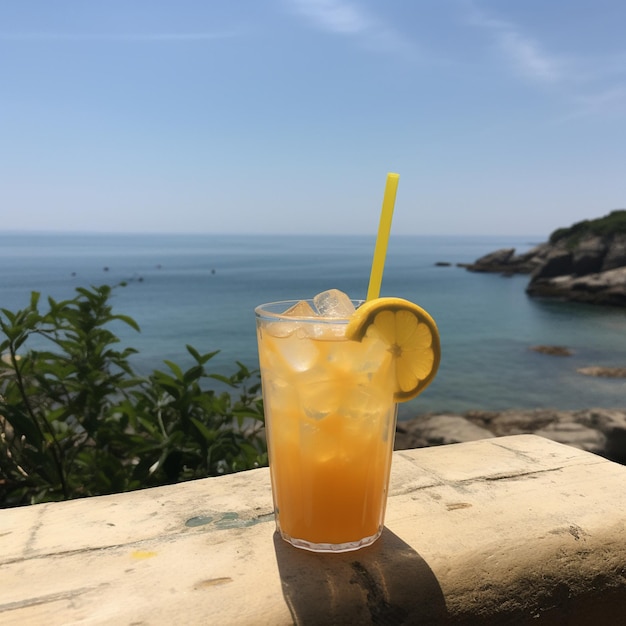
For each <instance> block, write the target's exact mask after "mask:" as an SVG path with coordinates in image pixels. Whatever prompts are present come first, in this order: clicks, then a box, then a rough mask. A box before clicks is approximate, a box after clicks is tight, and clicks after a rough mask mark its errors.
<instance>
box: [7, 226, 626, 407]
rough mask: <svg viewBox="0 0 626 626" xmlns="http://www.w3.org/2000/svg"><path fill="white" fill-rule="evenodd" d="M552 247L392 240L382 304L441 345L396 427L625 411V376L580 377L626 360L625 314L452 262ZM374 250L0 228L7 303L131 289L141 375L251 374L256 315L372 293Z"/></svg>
mask: <svg viewBox="0 0 626 626" xmlns="http://www.w3.org/2000/svg"><path fill="white" fill-rule="evenodd" d="M546 240H547V238H540V237H539V236H535V235H515V236H510V235H470V236H464V235H392V237H391V239H390V244H389V251H388V256H387V262H386V266H385V274H384V279H383V286H382V290H381V295H393V296H400V297H404V298H406V299H408V300H412V301H414V302H417V303H418V304H420V305H421V306H423V307H424V308H425V309H426V310H428V311H429V312H430V313H431V314H432V315H433V317H434V318H435V320H436V321H437V323H438V325H439V328H440V332H441V337H442V362H441V367H440V371H439V374H438V376H437V378H436V379H435V381H434V382H433V383H432V384H431V386H430V387H429V388H428V389H427V390H426V391H424V393H423V394H422V395H420V396H418V398H417V399H416V400H414V401H412V402H410V403H407V404H406V405H403V406H401V407H400V417H401V419H403V418H406V417H410V416H412V415H416V414H421V413H427V412H433V411H437V412H464V411H467V410H479V409H484V410H502V409H507V408H557V409H563V410H570V409H584V408H591V407H594V406H604V407H607V408H609V407H619V406H620V405H622V406H623V404H624V402H623V398H624V397H626V396H625V395H624V392H625V391H626V383H625V382H624V381H623V380H615V379H613V380H610V379H599V378H590V377H586V376H583V375H581V374H579V373H577V371H576V370H577V369H579V368H581V367H587V366H591V365H600V366H622V367H623V366H624V364H626V340H625V339H624V338H625V337H626V312H625V311H624V310H623V309H617V308H611V307H594V306H591V305H581V304H576V303H567V302H559V301H551V300H536V299H531V298H529V297H528V296H527V295H526V294H525V286H526V283H527V282H528V277H527V276H513V277H509V278H504V277H502V276H500V275H497V274H475V273H471V272H467V271H466V270H465V269H463V268H462V267H458V266H457V264H464V263H470V262H473V261H475V260H476V259H477V258H479V257H480V256H483V255H484V254H487V253H490V252H493V251H494V250H496V249H499V248H503V247H514V248H516V250H517V251H518V253H519V252H523V251H525V250H528V249H530V248H532V247H534V246H535V245H537V244H539V243H543V242H544V241H546ZM374 241H375V237H374V236H371V235H340V234H334V235H314V234H303V235H289V234H280V235H269V234H262V235H255V234H230V235H227V234H215V233H212V234H203V233H193V234H188V235H185V234H181V233H174V234H161V233H141V234H138V233H123V234H121V233H112V234H103V233H95V232H92V233H78V232H63V233H54V232H53V233H51V232H45V233H42V232H40V233H37V234H34V233H31V232H22V233H21V234H19V235H17V234H15V233H14V234H6V233H3V232H0V299H1V302H0V306H2V307H3V308H7V309H9V310H16V309H18V308H22V307H24V306H26V305H27V303H28V299H29V294H30V292H31V291H40V292H41V294H42V308H44V306H45V298H46V297H47V296H49V295H50V296H52V297H54V298H56V299H59V298H68V297H73V295H75V289H76V288H77V287H88V286H89V285H98V284H110V285H119V284H120V283H126V287H119V288H116V289H114V292H113V296H112V304H113V306H114V312H115V313H121V314H125V315H130V316H131V317H133V318H134V319H135V320H136V321H137V323H138V324H139V325H140V327H141V329H142V330H141V333H135V332H134V331H132V330H131V329H128V328H125V327H123V326H120V327H119V328H118V327H116V328H115V330H114V332H116V333H118V334H119V336H120V338H121V339H122V342H123V344H124V345H129V346H132V347H134V348H136V349H138V350H139V354H138V355H136V356H135V357H133V359H132V364H133V365H134V367H135V368H136V369H137V370H138V371H139V372H140V373H142V374H146V373H148V372H149V371H152V370H153V369H155V368H158V369H164V368H165V366H164V365H163V361H164V360H165V359H170V360H173V361H175V362H177V363H179V364H180V365H181V366H186V365H188V364H190V357H189V355H188V354H187V351H186V349H185V345H186V344H190V345H192V346H194V347H195V348H196V349H198V350H199V351H201V352H210V351H213V350H220V353H219V354H218V355H217V356H216V357H215V358H214V360H212V361H211V362H210V363H209V369H210V370H211V371H216V372H220V373H222V372H224V373H227V372H231V371H234V370H235V369H236V362H237V361H239V362H242V363H244V364H245V365H246V366H247V367H249V368H250V369H256V368H257V367H258V359H257V353H256V333H255V327H254V313H253V310H254V307H255V306H257V305H258V304H261V303H263V302H269V301H274V300H281V299H291V298H295V299H299V298H306V297H312V296H313V295H315V293H318V292H320V291H324V290H325V289H328V288H339V289H341V290H342V291H345V292H346V293H348V294H349V295H350V296H351V297H355V298H361V297H364V295H365V293H366V291H367V282H368V279H369V271H370V264H371V257H372V254H373V244H374ZM439 262H446V263H450V266H449V267H438V266H436V263H439ZM537 344H559V345H566V346H567V347H569V348H570V349H572V350H573V353H574V354H573V356H572V357H567V358H562V357H561V358H559V357H551V356H549V355H543V354H537V353H535V352H533V351H531V350H530V347H531V346H532V345H537ZM211 365H212V366H213V367H211Z"/></svg>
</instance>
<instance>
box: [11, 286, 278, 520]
mask: <svg viewBox="0 0 626 626" xmlns="http://www.w3.org/2000/svg"><path fill="white" fill-rule="evenodd" d="M76 291H77V295H76V297H74V298H73V299H69V300H65V301H61V302H57V301H55V300H53V299H52V298H48V308H49V310H48V311H47V312H45V313H40V311H39V300H40V295H39V294H38V293H36V292H33V293H32V294H31V299H30V303H29V306H28V307H26V308H25V309H23V310H21V311H17V312H11V311H9V310H6V309H1V315H0V330H1V331H2V335H1V336H0V339H1V341H0V354H2V361H0V507H2V506H4V507H6V506H14V505H20V504H28V503H35V502H45V501H53V500H63V499H70V498H77V497H82V496H91V495H101V494H107V493H116V492H121V491H128V490H132V489H139V488H142V487H148V486H156V485H162V484H166V483H174V482H177V481H181V480H187V479H191V478H200V477H205V476H216V475H220V474H224V473H229V472H235V471H239V470H244V469H250V468H252V467H257V466H259V465H265V464H267V448H266V444H265V439H264V434H263V425H264V421H263V405H262V400H261V398H260V382H259V376H258V372H256V371H250V370H248V369H247V368H246V367H245V366H244V365H242V364H241V363H237V365H238V368H239V369H238V371H237V372H236V373H235V374H233V375H232V376H223V375H220V374H215V373H209V372H208V371H207V369H206V366H207V363H208V362H209V361H210V360H211V358H212V357H213V356H215V354H217V352H210V353H207V354H200V353H199V352H198V351H197V350H195V349H194V348H193V347H191V346H187V350H188V352H189V354H190V355H191V357H192V358H193V361H194V364H193V365H192V366H191V367H190V368H189V369H188V370H186V371H183V370H182V369H181V368H180V367H179V366H178V365H176V364H175V363H172V362H170V361H165V365H166V366H167V370H168V371H159V370H155V371H154V372H153V373H152V374H151V375H150V376H148V377H147V378H140V377H138V376H137V375H136V374H135V373H134V371H133V369H132V367H131V366H130V364H129V357H130V356H131V355H132V354H134V353H135V352H136V351H135V350H133V349H132V348H124V349H121V350H120V349H117V348H116V344H117V343H119V339H118V337H117V336H116V335H115V334H114V333H113V332H112V331H111V330H110V329H109V326H110V325H111V324H112V323H123V324H127V325H128V326H131V327H132V328H134V329H136V330H139V327H138V325H137V323H136V322H135V321H134V320H133V319H132V318H130V317H128V316H125V315H119V314H114V313H113V311H112V308H111V305H110V304H109V297H110V295H111V287H109V286H106V285H105V286H101V287H92V288H91V289H84V288H79V289H77V290H76ZM31 337H37V338H38V341H37V344H38V345H45V346H47V347H48V349H34V348H32V347H29V346H28V344H29V339H30V338H31ZM211 380H214V381H219V382H220V383H221V385H222V387H223V386H224V385H226V387H228V388H231V389H232V390H233V391H234V392H236V394H238V395H237V396H236V397H233V396H231V395H230V393H228V392H218V391H215V390H214V389H211V388H210V387H209V386H208V385H207V383H209V382H210V381H211Z"/></svg>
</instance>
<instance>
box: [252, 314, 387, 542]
mask: <svg viewBox="0 0 626 626" xmlns="http://www.w3.org/2000/svg"><path fill="white" fill-rule="evenodd" d="M293 304H294V303H293V302H288V303H273V304H271V305H262V306H261V307H258V308H257V310H256V313H257V329H258V342H259V360H260V365H261V376H262V383H263V399H264V406H265V419H266V427H267V440H268V450H269V459H270V473H271V478H272V492H273V498H274V509H275V513H276V523H277V527H278V530H279V532H280V533H281V535H282V537H283V538H284V539H286V540H287V541H289V542H291V543H292V544H294V545H296V546H298V547H302V548H306V549H309V550H315V551H329V552H330V551H339V552H340V551H346V550H353V549H357V548H359V547H362V546H365V545H369V544H370V543H373V542H374V541H375V540H376V539H377V538H378V536H379V535H380V533H381V532H382V528H383V520H384V513H385V505H386V501H387V487H388V482H389V472H390V467H391V457H392V452H393V441H394V434H395V422H396V404H395V402H394V379H393V373H392V355H391V354H390V352H389V349H388V347H389V346H388V345H387V344H385V343H384V342H383V341H381V340H380V339H377V338H374V337H366V338H365V339H364V340H363V341H361V342H357V341H349V340H347V339H346V338H345V336H344V332H345V327H346V325H347V321H348V320H347V319H334V318H333V319H328V318H314V317H309V316H295V317H294V316H289V317H285V316H284V315H282V313H284V312H285V310H287V309H288V308H289V307H290V306H291V305H293Z"/></svg>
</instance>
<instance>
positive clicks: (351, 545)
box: [278, 526, 383, 552]
mask: <svg viewBox="0 0 626 626" xmlns="http://www.w3.org/2000/svg"><path fill="white" fill-rule="evenodd" d="M278 532H279V534H280V536H281V537H282V538H283V539H284V540H285V541H286V542H287V543H290V544H291V545H292V546H295V547H296V548H300V549H301V550H309V551H310V552H352V551H354V550H360V549H361V548H365V547H366V546H371V545H372V544H373V543H374V542H375V541H376V539H378V538H379V537H380V535H381V534H382V532H383V527H382V526H381V527H380V528H379V529H378V532H377V533H376V534H374V535H370V536H369V537H364V538H363V539H359V540H357V541H347V542H346V543H313V542H311V541H307V540H306V539H298V538H297V537H290V536H289V535H287V534H286V533H284V532H282V531H281V530H280V528H279V529H278Z"/></svg>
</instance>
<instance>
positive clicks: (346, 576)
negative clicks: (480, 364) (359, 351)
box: [0, 435, 626, 626]
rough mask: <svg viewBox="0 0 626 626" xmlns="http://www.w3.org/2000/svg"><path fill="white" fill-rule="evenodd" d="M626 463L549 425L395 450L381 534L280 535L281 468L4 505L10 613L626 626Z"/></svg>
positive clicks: (34, 617)
mask: <svg viewBox="0 0 626 626" xmlns="http://www.w3.org/2000/svg"><path fill="white" fill-rule="evenodd" d="M624 485H626V467H624V466H622V465H618V464H616V463H612V462H610V461H607V460H605V459H603V458H601V457H598V456H595V455H592V454H590V453H587V452H582V451H580V450H577V449H575V448H571V447H568V446H564V445H562V444H558V443H554V442H552V441H548V440H546V439H542V438H541V437H536V436H533V435H518V436H512V437H501V438H495V439H487V440H482V441H476V442H470V443H463V444H456V445H449V446H441V447H436V448H424V449H419V450H406V451H402V452H396V453H395V454H394V461H393V469H392V485H391V495H390V498H389V505H388V511H387V524H386V529H385V532H384V533H383V536H382V538H381V539H380V540H379V541H378V542H377V543H376V544H374V545H373V546H371V547H370V548H366V549H364V550H361V551H358V552H353V553H346V554H341V555H320V554H313V553H308V552H304V551H300V550H297V549H295V548H292V547H291V546H289V545H287V544H286V543H285V542H283V541H282V540H281V539H278V538H276V536H275V534H274V523H273V515H272V509H271V495H270V484H269V472H268V470H267V469H260V470H254V471H250V472H244V473H241V474H235V475H231V476H226V477H222V478H209V479H205V480H198V481H193V482H189V483H183V484H180V485H173V486H168V487H161V488H157V489H148V490H145V491H139V492H133V493H127V494H121V495H114V496H104V497H98V498H89V499H85V500H74V501H70V502H64V503H55V504H42V505H35V506H30V507H22V508H18V509H5V510H2V511H0V572H1V575H0V623H2V624H3V625H8V624H20V625H21V624H46V625H47V626H52V625H54V624H78V623H80V624H128V625H130V624H135V625H139V624H145V625H147V624H221V625H229V624H237V625H247V624H250V625H255V626H256V625H258V624H271V625H280V624H293V623H297V624H370V623H374V624H459V623H466V624H505V623H506V624H512V623H514V624H524V623H532V624H559V625H561V624H581V625H583V624H584V625H586V624H590V623H594V622H595V623H597V624H617V623H621V621H622V619H623V614H624V610H625V607H626V489H625V488H624Z"/></svg>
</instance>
